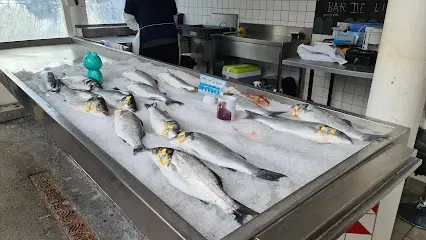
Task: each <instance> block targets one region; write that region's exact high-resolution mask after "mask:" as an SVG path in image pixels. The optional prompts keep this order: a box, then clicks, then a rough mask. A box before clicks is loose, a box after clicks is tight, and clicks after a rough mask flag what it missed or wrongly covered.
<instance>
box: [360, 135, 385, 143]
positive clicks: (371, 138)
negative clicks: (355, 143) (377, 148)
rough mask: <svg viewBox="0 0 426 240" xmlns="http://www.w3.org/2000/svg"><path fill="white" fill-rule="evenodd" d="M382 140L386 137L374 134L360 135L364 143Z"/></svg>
mask: <svg viewBox="0 0 426 240" xmlns="http://www.w3.org/2000/svg"><path fill="white" fill-rule="evenodd" d="M383 138H386V136H385V135H375V134H363V135H362V140H363V141H364V142H374V141H376V140H379V139H383Z"/></svg>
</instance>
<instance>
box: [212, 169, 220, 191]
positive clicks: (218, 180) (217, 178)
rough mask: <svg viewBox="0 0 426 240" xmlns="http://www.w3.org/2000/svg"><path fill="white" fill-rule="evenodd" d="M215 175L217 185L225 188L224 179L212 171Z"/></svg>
mask: <svg viewBox="0 0 426 240" xmlns="http://www.w3.org/2000/svg"><path fill="white" fill-rule="evenodd" d="M211 172H212V173H213V175H214V176H215V177H216V180H217V183H218V184H219V186H220V188H223V183H222V178H221V177H220V176H219V175H217V173H215V172H213V171H211Z"/></svg>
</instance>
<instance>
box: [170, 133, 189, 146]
mask: <svg viewBox="0 0 426 240" xmlns="http://www.w3.org/2000/svg"><path fill="white" fill-rule="evenodd" d="M193 140H194V134H193V133H190V132H184V131H179V133H177V136H176V137H175V138H173V139H172V140H171V141H170V144H171V145H172V146H180V145H181V144H186V143H188V142H191V141H193Z"/></svg>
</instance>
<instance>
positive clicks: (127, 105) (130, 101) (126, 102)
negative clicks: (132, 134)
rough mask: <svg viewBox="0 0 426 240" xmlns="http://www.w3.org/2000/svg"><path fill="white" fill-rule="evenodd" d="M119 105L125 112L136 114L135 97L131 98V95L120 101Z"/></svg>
mask: <svg viewBox="0 0 426 240" xmlns="http://www.w3.org/2000/svg"><path fill="white" fill-rule="evenodd" d="M120 103H121V106H122V107H123V109H125V110H129V111H131V112H136V110H137V108H136V100H135V97H133V95H131V94H130V95H127V96H126V97H124V98H123V99H121V100H120Z"/></svg>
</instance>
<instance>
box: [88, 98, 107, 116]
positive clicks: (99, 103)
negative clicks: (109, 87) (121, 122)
mask: <svg viewBox="0 0 426 240" xmlns="http://www.w3.org/2000/svg"><path fill="white" fill-rule="evenodd" d="M84 111H85V112H86V113H92V114H95V115H98V114H102V115H105V116H108V107H107V104H106V102H105V99H103V98H101V97H97V98H92V99H90V100H88V101H87V102H86V105H85V106H84Z"/></svg>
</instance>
